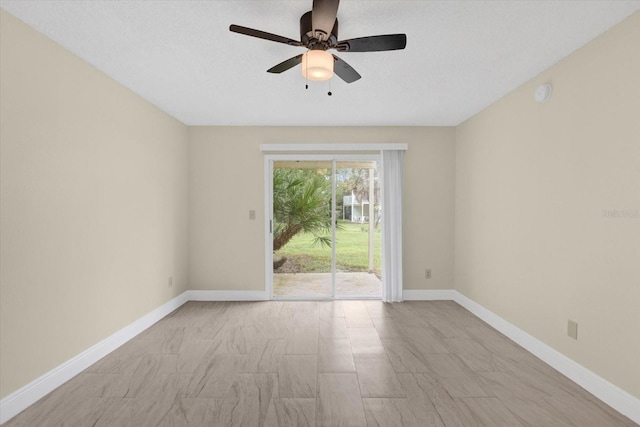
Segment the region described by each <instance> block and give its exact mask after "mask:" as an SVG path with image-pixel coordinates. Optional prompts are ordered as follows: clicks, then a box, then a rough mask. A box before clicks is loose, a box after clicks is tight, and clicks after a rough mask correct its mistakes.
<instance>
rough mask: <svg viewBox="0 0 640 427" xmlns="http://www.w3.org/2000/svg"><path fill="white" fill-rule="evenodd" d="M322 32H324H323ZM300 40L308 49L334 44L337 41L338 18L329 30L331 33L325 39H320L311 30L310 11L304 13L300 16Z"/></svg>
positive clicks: (323, 47) (322, 47)
mask: <svg viewBox="0 0 640 427" xmlns="http://www.w3.org/2000/svg"><path fill="white" fill-rule="evenodd" d="M323 34H324V33H323ZM300 41H301V42H302V43H303V44H304V45H305V46H307V47H308V48H309V49H312V50H313V49H324V50H326V49H327V48H328V47H329V46H334V45H335V44H336V42H337V41H338V20H337V19H336V23H335V24H334V26H333V29H332V30H331V35H330V36H329V37H328V39H327V40H320V39H319V38H318V37H316V34H315V33H314V32H313V21H312V18H311V11H309V12H307V13H305V14H304V15H302V16H301V17H300Z"/></svg>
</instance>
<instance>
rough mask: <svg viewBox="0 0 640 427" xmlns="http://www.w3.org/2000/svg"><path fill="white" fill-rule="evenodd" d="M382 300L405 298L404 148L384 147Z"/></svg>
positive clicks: (389, 300)
mask: <svg viewBox="0 0 640 427" xmlns="http://www.w3.org/2000/svg"><path fill="white" fill-rule="evenodd" d="M381 153H382V201H383V203H384V206H383V209H382V251H383V252H382V253H383V255H382V259H383V262H384V266H383V268H382V301H385V302H392V301H402V203H403V202H402V199H403V196H402V195H403V176H404V172H403V163H404V150H382V151H381Z"/></svg>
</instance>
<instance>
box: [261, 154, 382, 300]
mask: <svg viewBox="0 0 640 427" xmlns="http://www.w3.org/2000/svg"><path fill="white" fill-rule="evenodd" d="M378 157H379V156H377V155H360V156H352V155H343V156H291V155H280V156H272V157H271V158H269V159H267V161H268V171H269V174H268V179H269V184H270V185H268V189H267V192H268V194H267V200H268V203H267V206H268V210H267V211H268V212H271V217H270V218H268V230H267V236H266V239H267V244H266V248H267V274H268V280H269V279H270V280H269V285H270V289H271V290H272V296H273V298H275V299H333V298H380V296H381V289H382V281H381V278H382V256H381V226H380V219H381V216H382V211H381V208H380V206H381V200H380V185H379V181H380V179H379V158H378Z"/></svg>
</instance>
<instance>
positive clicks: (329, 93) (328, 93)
mask: <svg viewBox="0 0 640 427" xmlns="http://www.w3.org/2000/svg"><path fill="white" fill-rule="evenodd" d="M331 80H333V79H329V92H327V95H329V96H331V95H333V94H332V93H331Z"/></svg>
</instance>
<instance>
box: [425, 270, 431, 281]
mask: <svg viewBox="0 0 640 427" xmlns="http://www.w3.org/2000/svg"><path fill="white" fill-rule="evenodd" d="M424 278H425V279H431V269H430V268H428V269H426V270H425V271H424Z"/></svg>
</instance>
